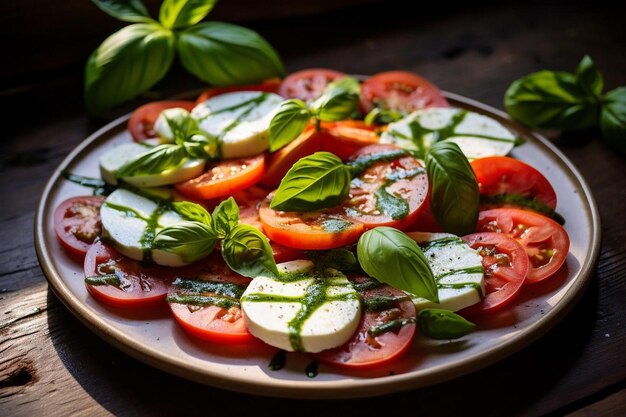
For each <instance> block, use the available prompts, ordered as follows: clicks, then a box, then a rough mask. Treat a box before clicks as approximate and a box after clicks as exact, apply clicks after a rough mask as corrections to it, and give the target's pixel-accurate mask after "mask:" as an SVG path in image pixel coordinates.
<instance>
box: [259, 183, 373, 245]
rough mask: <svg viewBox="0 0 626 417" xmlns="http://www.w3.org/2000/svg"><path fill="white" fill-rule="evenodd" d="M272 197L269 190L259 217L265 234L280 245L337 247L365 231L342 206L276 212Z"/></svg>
mask: <svg viewBox="0 0 626 417" xmlns="http://www.w3.org/2000/svg"><path fill="white" fill-rule="evenodd" d="M273 197H274V193H271V194H270V195H268V196H267V198H265V200H263V203H261V208H260V210H259V216H260V217H261V223H262V224H263V230H264V231H265V234H266V235H267V236H268V237H269V238H270V240H273V241H276V242H278V243H280V244H282V245H285V246H289V247H292V248H298V249H311V250H322V249H332V248H338V247H340V246H346V245H350V244H352V243H355V242H356V241H357V240H359V237H360V236H361V234H363V232H364V231H365V228H364V226H363V224H362V223H359V222H356V221H354V220H352V219H351V218H350V217H348V216H347V215H346V212H345V208H344V207H342V206H338V207H333V208H329V209H323V210H317V211H309V212H302V213H300V212H288V211H276V210H272V209H271V208H270V202H271V201H272V198H273Z"/></svg>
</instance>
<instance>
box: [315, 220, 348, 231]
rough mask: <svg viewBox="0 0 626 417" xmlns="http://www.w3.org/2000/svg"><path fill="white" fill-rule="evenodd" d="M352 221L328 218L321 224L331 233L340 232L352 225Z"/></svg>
mask: <svg viewBox="0 0 626 417" xmlns="http://www.w3.org/2000/svg"><path fill="white" fill-rule="evenodd" d="M351 224H352V223H350V222H348V221H345V220H343V219H326V220H324V221H322V223H321V224H320V226H322V228H323V229H324V230H325V231H327V232H329V233H339V232H341V231H343V230H346V229H347V228H348V227H350V225H351Z"/></svg>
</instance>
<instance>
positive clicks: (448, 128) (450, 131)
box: [433, 110, 467, 143]
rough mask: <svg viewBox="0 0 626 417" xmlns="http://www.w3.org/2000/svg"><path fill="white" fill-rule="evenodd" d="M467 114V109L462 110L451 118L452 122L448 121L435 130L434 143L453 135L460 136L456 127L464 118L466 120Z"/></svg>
mask: <svg viewBox="0 0 626 417" xmlns="http://www.w3.org/2000/svg"><path fill="white" fill-rule="evenodd" d="M465 116H467V110H461V111H459V112H458V113H456V114H455V115H453V116H452V118H451V119H450V123H448V124H447V125H445V126H444V127H443V128H441V129H436V130H434V131H433V133H434V138H433V143H436V142H440V141H442V140H446V139H448V138H450V137H452V136H458V133H455V132H454V129H456V127H457V126H458V125H460V124H461V123H462V122H463V120H465Z"/></svg>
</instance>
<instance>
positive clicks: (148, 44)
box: [85, 23, 174, 114]
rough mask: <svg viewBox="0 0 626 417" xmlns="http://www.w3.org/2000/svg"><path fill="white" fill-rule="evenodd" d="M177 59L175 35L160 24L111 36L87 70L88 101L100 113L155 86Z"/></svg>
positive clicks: (140, 25) (92, 110) (137, 26)
mask: <svg viewBox="0 0 626 417" xmlns="http://www.w3.org/2000/svg"><path fill="white" fill-rule="evenodd" d="M173 59H174V35H173V34H172V32H171V31H169V30H167V29H164V28H163V27H161V26H159V25H156V24H145V23H137V24H134V25H129V26H126V27H124V28H122V29H121V30H119V31H117V32H115V33H114V34H113V35H111V36H109V37H108V38H107V39H106V40H105V41H104V42H103V43H102V44H101V45H100V46H99V47H98V49H96V50H95V51H94V52H93V53H92V54H91V56H90V57H89V60H88V62H87V67H86V68H85V100H86V104H87V110H88V111H89V112H90V113H93V114H97V113H100V112H102V111H104V110H106V109H108V108H110V107H112V106H114V105H116V104H120V103H122V102H124V101H126V100H129V99H131V98H133V97H135V96H136V95H137V94H139V93H141V92H143V91H145V90H147V89H148V88H150V87H152V86H153V85H154V84H156V82H157V81H159V80H160V79H161V78H163V76H164V75H165V74H166V73H167V71H168V69H169V67H170V66H171V64H172V60H173Z"/></svg>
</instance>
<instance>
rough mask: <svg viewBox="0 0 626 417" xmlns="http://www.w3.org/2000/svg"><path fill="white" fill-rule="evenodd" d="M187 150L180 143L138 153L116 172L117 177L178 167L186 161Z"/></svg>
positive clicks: (156, 172) (158, 171) (148, 173)
mask: <svg viewBox="0 0 626 417" xmlns="http://www.w3.org/2000/svg"><path fill="white" fill-rule="evenodd" d="M186 157H187V152H186V151H185V148H184V147H182V146H180V145H169V144H164V145H159V146H156V147H154V148H152V149H149V150H147V151H146V152H144V153H142V154H140V155H137V157H135V158H133V159H131V160H130V161H128V163H126V165H124V166H122V167H121V168H120V169H119V170H118V171H117V172H116V174H115V176H116V177H117V178H123V177H134V176H139V175H151V174H159V173H161V172H163V171H165V170H168V169H172V168H178V167H179V166H181V165H182V164H183V163H184V162H185V158H186Z"/></svg>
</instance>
